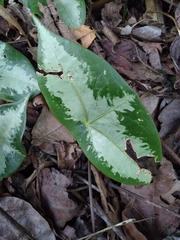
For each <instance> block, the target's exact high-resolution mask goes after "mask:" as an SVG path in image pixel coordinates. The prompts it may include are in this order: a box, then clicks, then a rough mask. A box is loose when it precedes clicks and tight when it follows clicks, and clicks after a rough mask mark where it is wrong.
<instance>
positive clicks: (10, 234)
mask: <svg viewBox="0 0 180 240" xmlns="http://www.w3.org/2000/svg"><path fill="white" fill-rule="evenodd" d="M0 207H1V208H2V209H3V210H4V211H6V213H7V214H8V215H9V216H11V217H12V219H14V221H15V223H14V221H13V220H11V219H9V218H8V216H7V218H5V217H4V216H2V215H1V214H0V219H1V224H0V236H1V237H2V238H3V239H11V240H17V239H21V237H22V233H23V232H22V231H21V228H22V227H23V228H24V229H26V230H27V231H28V232H29V234H30V235H31V236H32V237H34V239H39V240H45V239H47V240H55V239H56V238H55V236H54V233H53V231H52V230H51V228H50V226H49V224H48V223H47V221H46V220H45V219H44V218H42V216H41V215H40V214H39V213H38V212H37V211H36V210H35V209H34V208H33V207H32V206H31V205H30V204H29V203H28V202H26V201H24V200H22V199H19V198H16V197H3V198H1V199H0ZM16 222H17V224H16ZM18 225H20V228H19V227H17V226H18ZM26 230H24V231H26ZM18 235H19V236H18ZM24 239H25V238H24ZM26 239H27V238H26ZM31 239H32V238H31Z"/></svg>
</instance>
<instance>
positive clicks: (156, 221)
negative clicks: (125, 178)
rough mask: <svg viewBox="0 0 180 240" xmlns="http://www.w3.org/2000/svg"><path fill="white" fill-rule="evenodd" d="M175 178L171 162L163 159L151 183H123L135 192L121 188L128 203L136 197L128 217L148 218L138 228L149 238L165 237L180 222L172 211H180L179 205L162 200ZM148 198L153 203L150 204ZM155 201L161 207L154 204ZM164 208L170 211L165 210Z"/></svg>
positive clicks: (124, 186) (124, 199)
mask: <svg viewBox="0 0 180 240" xmlns="http://www.w3.org/2000/svg"><path fill="white" fill-rule="evenodd" d="M175 179H176V176H175V173H174V169H173V166H172V164H171V162H169V161H167V160H165V159H163V162H162V165H161V166H160V167H159V169H158V171H157V175H156V176H155V177H154V179H153V182H152V183H151V184H150V185H148V186H142V187H134V186H128V185H123V188H125V189H126V190H128V191H130V192H132V193H135V194H136V196H135V197H134V195H133V194H132V195H131V194H130V193H128V194H127V193H126V192H125V191H122V190H119V192H120V194H121V197H122V200H123V201H124V202H125V203H126V204H128V203H129V202H130V201H131V199H132V197H134V200H135V201H134V205H133V208H132V209H131V211H130V213H131V215H130V216H129V215H128V216H127V217H132V216H133V217H134V218H135V219H136V220H140V219H147V220H146V221H143V222H142V223H141V224H140V223H139V224H138V229H139V230H140V232H141V233H143V234H144V235H145V236H146V237H148V239H153V240H157V239H163V237H166V236H167V235H168V234H171V233H172V232H173V231H174V230H175V229H176V228H177V226H178V225H179V223H180V219H179V218H177V217H176V216H175V215H174V214H173V213H172V212H170V211H173V212H175V213H178V210H179V206H178V205H177V204H172V205H167V204H165V203H164V202H163V201H162V200H161V195H162V196H163V195H164V194H165V193H166V192H167V190H168V189H169V188H171V186H172V185H173V184H174V180H175ZM137 195H139V196H140V198H138V197H137ZM142 198H143V199H142ZM146 200H147V201H149V202H151V203H152V204H148V202H146ZM153 203H154V204H156V205H158V206H159V207H156V206H154V205H153ZM163 208H166V209H169V210H170V211H169V212H168V211H165V210H164V209H163Z"/></svg>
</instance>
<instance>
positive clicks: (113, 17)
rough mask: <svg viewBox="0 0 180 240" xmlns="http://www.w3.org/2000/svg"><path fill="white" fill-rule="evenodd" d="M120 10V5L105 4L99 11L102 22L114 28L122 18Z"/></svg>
mask: <svg viewBox="0 0 180 240" xmlns="http://www.w3.org/2000/svg"><path fill="white" fill-rule="evenodd" d="M121 9H122V4H118V3H115V2H110V3H107V4H106V5H105V7H104V8H103V9H102V10H101V16H102V19H103V21H104V22H105V23H107V24H108V25H110V26H112V27H116V26H117V25H118V24H119V23H120V22H121V21H122V16H121V15H120V11H121Z"/></svg>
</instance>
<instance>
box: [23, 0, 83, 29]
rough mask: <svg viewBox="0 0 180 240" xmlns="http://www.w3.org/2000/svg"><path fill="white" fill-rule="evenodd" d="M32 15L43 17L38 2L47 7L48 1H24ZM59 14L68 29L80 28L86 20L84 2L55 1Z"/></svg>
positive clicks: (72, 0) (79, 0)
mask: <svg viewBox="0 0 180 240" xmlns="http://www.w3.org/2000/svg"><path fill="white" fill-rule="evenodd" d="M22 2H23V3H24V4H25V5H26V6H27V7H28V8H29V9H30V10H31V12H32V13H34V14H38V15H40V16H43V14H42V12H40V10H39V7H38V2H40V3H42V5H43V6H47V2H46V0H30V1H29V0H22ZM54 2H55V4H56V8H57V12H58V13H59V15H60V16H61V18H62V20H63V21H64V22H65V23H66V25H67V26H68V27H71V28H79V27H80V26H81V25H83V24H84V22H85V19H86V6H85V2H84V0H71V1H67V0H54Z"/></svg>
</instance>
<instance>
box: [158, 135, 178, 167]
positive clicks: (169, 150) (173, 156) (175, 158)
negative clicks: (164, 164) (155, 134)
mask: <svg viewBox="0 0 180 240" xmlns="http://www.w3.org/2000/svg"><path fill="white" fill-rule="evenodd" d="M161 143H162V146H163V147H164V148H165V149H166V151H167V152H168V154H169V155H170V156H171V157H172V158H173V160H174V161H175V162H176V163H177V164H179V165H180V158H179V157H178V155H177V154H176V153H175V152H174V151H173V150H172V149H171V148H170V147H169V146H168V145H167V144H166V143H165V142H164V140H163V139H161Z"/></svg>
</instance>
